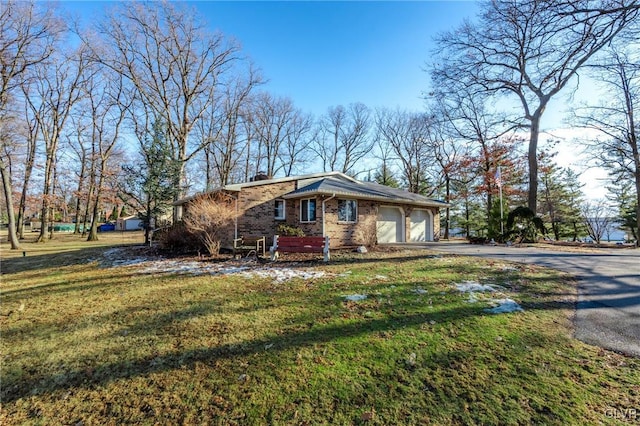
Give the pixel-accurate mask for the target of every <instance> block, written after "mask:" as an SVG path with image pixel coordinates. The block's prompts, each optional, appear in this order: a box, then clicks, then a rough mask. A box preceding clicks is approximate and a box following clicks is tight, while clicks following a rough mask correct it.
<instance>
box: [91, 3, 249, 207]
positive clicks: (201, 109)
mask: <svg viewBox="0 0 640 426" xmlns="http://www.w3.org/2000/svg"><path fill="white" fill-rule="evenodd" d="M120 6H121V7H120V8H119V9H116V10H115V11H114V12H112V13H111V14H110V15H109V18H108V21H107V22H106V24H104V25H102V26H101V27H100V33H101V35H102V37H103V43H102V44H101V45H100V44H99V43H98V44H94V46H97V47H96V48H95V51H94V57H95V59H96V60H98V61H100V62H101V63H102V64H103V65H105V66H107V67H109V68H111V69H112V70H113V71H115V72H118V73H120V74H121V75H122V76H124V77H125V78H126V79H127V81H128V82H129V83H130V84H131V85H132V87H133V88H134V89H135V91H136V93H137V95H136V99H137V100H138V101H139V102H140V103H142V104H144V107H142V108H140V109H137V110H136V109H134V111H136V112H137V113H140V114H146V113H147V109H151V110H152V111H153V113H154V116H155V118H156V119H159V120H161V121H162V122H164V123H165V124H166V126H167V131H168V134H169V137H170V142H171V144H172V146H173V150H174V156H175V158H176V159H177V160H180V161H181V162H182V163H183V166H182V171H181V173H180V181H178V182H176V186H177V187H180V188H181V191H179V192H178V193H177V194H176V198H180V197H181V196H182V195H183V192H182V186H181V183H182V182H183V181H184V177H185V176H184V174H185V163H186V162H187V161H188V160H190V159H191V158H193V157H194V156H195V155H196V154H197V153H198V152H199V151H200V150H201V149H202V148H203V147H204V146H205V144H206V143H207V142H208V141H197V142H196V143H194V144H190V141H189V136H190V134H191V132H192V130H193V128H194V126H195V125H196V123H197V122H198V121H199V120H201V119H202V118H203V117H204V116H205V114H206V113H207V111H208V108H209V107H210V105H211V103H212V102H214V99H215V96H216V91H217V89H218V87H219V85H220V83H221V79H222V77H223V76H224V75H225V73H226V72H227V71H229V70H230V69H231V68H232V64H233V63H234V62H235V60H236V59H237V53H238V46H237V45H236V44H234V43H231V42H229V41H228V40H227V39H225V37H223V35H222V34H220V33H216V34H211V33H209V32H207V31H206V30H205V28H204V25H203V24H202V23H201V22H200V20H199V19H200V18H199V16H198V15H197V14H196V13H195V12H194V11H193V10H191V9H188V8H186V7H179V6H175V5H174V4H173V3H169V2H161V3H153V4H151V3H135V2H131V3H123V4H121V5H120ZM147 130H148V129H147Z"/></svg>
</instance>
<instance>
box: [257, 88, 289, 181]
mask: <svg viewBox="0 0 640 426" xmlns="http://www.w3.org/2000/svg"><path fill="white" fill-rule="evenodd" d="M295 115H296V109H295V107H294V105H293V101H291V99H289V98H279V97H275V96H273V95H271V94H270V93H267V92H263V93H260V94H259V95H258V96H256V98H255V99H254V101H253V103H252V106H251V111H250V118H249V119H250V121H251V123H252V125H253V133H254V137H255V140H254V142H255V144H254V149H255V154H254V157H255V164H256V173H257V172H258V171H262V172H264V173H266V174H267V176H274V175H275V174H276V173H278V172H279V171H280V170H281V169H282V168H284V166H285V165H284V164H283V163H282V162H281V161H280V159H281V155H282V151H283V149H284V146H285V144H286V141H287V140H288V139H289V137H290V136H291V135H290V132H291V130H292V129H291V123H292V122H293V120H294V117H295Z"/></svg>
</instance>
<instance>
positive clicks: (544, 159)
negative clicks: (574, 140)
mask: <svg viewBox="0 0 640 426" xmlns="http://www.w3.org/2000/svg"><path fill="white" fill-rule="evenodd" d="M556 154H557V153H555V152H549V151H543V152H541V153H540V154H539V155H538V165H539V169H538V171H539V176H540V183H539V189H540V190H539V191H538V207H539V213H540V214H541V216H542V218H543V220H544V222H545V223H547V224H548V225H549V227H550V229H551V232H553V236H554V239H555V240H556V241H558V240H561V239H562V238H566V237H573V239H574V240H576V239H577V238H578V233H579V232H580V231H581V223H582V221H581V218H580V204H581V202H582V193H581V191H580V188H581V187H582V184H581V183H580V182H579V181H578V178H579V175H578V174H576V173H575V172H573V171H572V170H571V169H569V168H561V167H559V166H558V165H557V164H556V163H555V162H554V160H553V159H554V157H555V156H556Z"/></svg>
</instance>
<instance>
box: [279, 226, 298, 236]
mask: <svg viewBox="0 0 640 426" xmlns="http://www.w3.org/2000/svg"><path fill="white" fill-rule="evenodd" d="M278 235H283V236H286V237H304V231H303V230H302V229H300V228H298V227H297V226H292V225H287V224H285V223H281V224H280V225H278Z"/></svg>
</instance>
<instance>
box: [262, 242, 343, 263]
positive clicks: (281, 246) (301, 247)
mask: <svg viewBox="0 0 640 426" xmlns="http://www.w3.org/2000/svg"><path fill="white" fill-rule="evenodd" d="M269 252H270V253H271V260H274V261H275V260H277V259H278V252H282V253H322V254H323V255H324V261H325V262H328V261H329V258H330V255H329V237H281V236H279V235H275V236H274V237H273V246H271V248H270V249H269Z"/></svg>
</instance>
